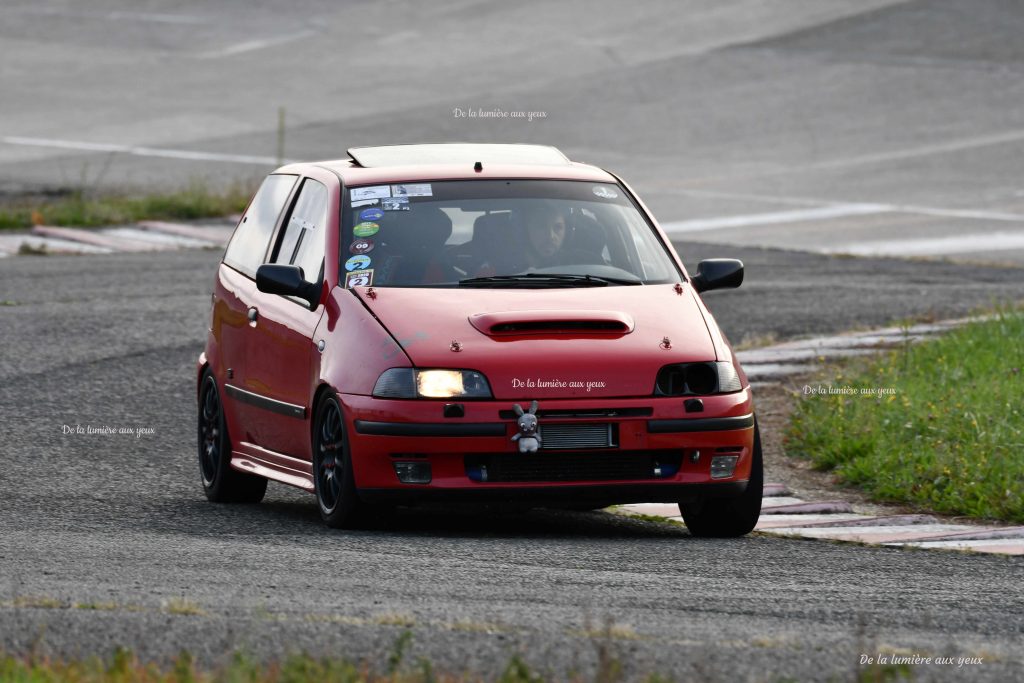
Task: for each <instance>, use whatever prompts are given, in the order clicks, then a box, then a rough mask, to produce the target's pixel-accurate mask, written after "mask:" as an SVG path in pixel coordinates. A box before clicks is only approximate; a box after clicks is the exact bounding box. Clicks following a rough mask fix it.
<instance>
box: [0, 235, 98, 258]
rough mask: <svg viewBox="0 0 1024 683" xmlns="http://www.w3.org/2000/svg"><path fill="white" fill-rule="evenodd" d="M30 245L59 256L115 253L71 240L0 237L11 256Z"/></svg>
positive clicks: (31, 236)
mask: <svg viewBox="0 0 1024 683" xmlns="http://www.w3.org/2000/svg"><path fill="white" fill-rule="evenodd" d="M23 243H24V244H28V246H30V247H32V248H33V249H38V248H39V247H46V250H47V251H49V252H51V253H54V254H58V253H69V254H110V253H113V249H107V248H105V247H97V246H93V245H91V244H84V243H82V242H72V241H71V240H62V239H57V238H53V237H41V236H39V235H28V234H25V233H15V234H13V235H0V244H2V245H3V247H2V248H3V250H4V251H6V252H9V253H11V254H17V253H18V249H19V248H20V247H21V245H22V244H23Z"/></svg>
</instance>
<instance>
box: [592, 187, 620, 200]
mask: <svg viewBox="0 0 1024 683" xmlns="http://www.w3.org/2000/svg"><path fill="white" fill-rule="evenodd" d="M594 196H596V197H600V198H601V199H615V198H616V197H618V196H619V193H618V192H615V191H614V190H609V189H608V188H607V187H603V186H601V185H598V186H597V187H595V188H594Z"/></svg>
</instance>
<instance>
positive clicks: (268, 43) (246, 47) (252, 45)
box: [199, 29, 315, 59]
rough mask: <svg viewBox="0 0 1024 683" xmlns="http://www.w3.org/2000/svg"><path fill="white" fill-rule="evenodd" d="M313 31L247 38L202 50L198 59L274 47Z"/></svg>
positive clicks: (229, 55) (306, 35)
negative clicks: (208, 50) (242, 41)
mask: <svg viewBox="0 0 1024 683" xmlns="http://www.w3.org/2000/svg"><path fill="white" fill-rule="evenodd" d="M314 33H315V32H314V31H310V30H308V29H307V30H304V31H297V32H296V33H289V34H287V35H283V36H276V37H274V38H266V39H264V40H247V41H246V42H244V43H237V44H235V45H231V46H230V47H226V48H224V49H222V50H213V51H211V52H204V53H202V54H200V55H199V58H200V59H220V58H221V57H232V56H234V55H240V54H244V53H246V52H253V51H255V50H263V49H265V48H268V47H276V46H278V45H284V44H285V43H291V42H294V41H296V40H302V39H303V38H308V37H309V36H312V35H314Z"/></svg>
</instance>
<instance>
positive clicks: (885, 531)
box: [764, 524, 972, 542]
mask: <svg viewBox="0 0 1024 683" xmlns="http://www.w3.org/2000/svg"><path fill="white" fill-rule="evenodd" d="M971 528H972V527H969V526H964V525H960V524H911V525H905V526H887V525H886V526H841V527H797V526H791V527H777V528H774V529H765V530H764V531H765V533H772V534H782V535H797V536H805V537H807V538H832V539H835V540H845V539H849V540H859V541H865V542H870V541H871V539H872V538H873V537H886V538H884V539H883V540H885V541H889V540H890V538H889V537H899V536H906V537H907V540H914V539H917V540H924V539H921V538H920V537H921V536H926V535H928V534H934V535H938V534H945V533H954V532H957V531H969V530H970V529H971ZM891 540H892V541H893V542H895V540H896V539H895V538H893V539H891ZM876 542H878V541H876Z"/></svg>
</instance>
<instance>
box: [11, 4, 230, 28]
mask: <svg viewBox="0 0 1024 683" xmlns="http://www.w3.org/2000/svg"><path fill="white" fill-rule="evenodd" d="M10 9H11V11H15V12H18V13H20V14H36V15H43V16H48V17H68V18H72V19H93V20H97V21H141V22H152V23H156V24H208V23H210V19H208V18H206V17H199V16H195V15H189V14H160V13H154V12H123V11H121V12H118V11H115V12H86V11H77V10H69V9H59V8H56V7H18V8H10Z"/></svg>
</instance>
